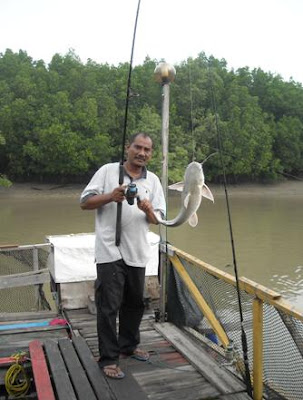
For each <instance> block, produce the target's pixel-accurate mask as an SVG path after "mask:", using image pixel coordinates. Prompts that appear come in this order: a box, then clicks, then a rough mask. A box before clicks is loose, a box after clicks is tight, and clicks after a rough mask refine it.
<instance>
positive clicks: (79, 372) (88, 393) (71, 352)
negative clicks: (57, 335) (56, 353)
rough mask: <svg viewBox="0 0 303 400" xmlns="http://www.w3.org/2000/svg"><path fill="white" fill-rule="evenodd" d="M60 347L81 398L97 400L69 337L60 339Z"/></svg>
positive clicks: (83, 399)
mask: <svg viewBox="0 0 303 400" xmlns="http://www.w3.org/2000/svg"><path fill="white" fill-rule="evenodd" d="M58 343H59V348H60V351H61V354H62V356H63V359H64V362H65V364H66V366H67V369H68V372H69V375H70V378H71V381H72V384H73V386H74V388H75V391H76V394H77V397H78V399H79V400H96V396H95V394H94V392H93V389H92V387H91V385H90V383H89V381H88V378H87V376H86V373H85V371H84V370H83V368H82V365H81V363H80V360H79V358H78V356H77V353H76V351H75V349H74V347H73V345H72V342H71V341H70V340H69V339H60V340H59V342H58Z"/></svg>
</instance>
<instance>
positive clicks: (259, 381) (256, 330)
mask: <svg viewBox="0 0 303 400" xmlns="http://www.w3.org/2000/svg"><path fill="white" fill-rule="evenodd" d="M253 349H254V362H253V378H254V379H253V393H254V400H262V398H263V301H262V300H260V299H258V298H255V299H254V300H253Z"/></svg>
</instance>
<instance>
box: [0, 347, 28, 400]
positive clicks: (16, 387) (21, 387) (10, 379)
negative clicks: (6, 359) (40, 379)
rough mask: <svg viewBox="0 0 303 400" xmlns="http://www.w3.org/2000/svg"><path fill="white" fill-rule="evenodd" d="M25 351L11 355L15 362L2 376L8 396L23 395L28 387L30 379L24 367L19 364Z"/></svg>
mask: <svg viewBox="0 0 303 400" xmlns="http://www.w3.org/2000/svg"><path fill="white" fill-rule="evenodd" d="M25 354H26V353H17V354H14V355H12V357H14V358H15V360H16V362H15V364H13V365H11V366H10V367H9V369H8V370H7V372H6V374H5V378H4V383H5V389H6V391H7V393H8V394H9V395H10V396H13V397H21V396H24V395H25V394H26V393H27V392H28V390H29V388H30V379H29V377H28V376H27V374H26V372H25V369H24V367H23V366H22V365H21V364H20V363H21V361H22V360H24V356H25Z"/></svg>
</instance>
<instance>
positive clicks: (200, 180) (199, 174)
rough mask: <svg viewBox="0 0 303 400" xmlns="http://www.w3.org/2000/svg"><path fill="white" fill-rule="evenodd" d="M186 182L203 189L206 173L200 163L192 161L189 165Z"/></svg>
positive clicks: (185, 176) (186, 171)
mask: <svg viewBox="0 0 303 400" xmlns="http://www.w3.org/2000/svg"><path fill="white" fill-rule="evenodd" d="M184 181H185V182H190V183H193V184H194V185H198V186H201V187H202V186H203V185H204V172H203V168H202V164H201V163H198V162H197V161H192V162H191V163H190V164H188V166H187V168H186V170H185V175H184Z"/></svg>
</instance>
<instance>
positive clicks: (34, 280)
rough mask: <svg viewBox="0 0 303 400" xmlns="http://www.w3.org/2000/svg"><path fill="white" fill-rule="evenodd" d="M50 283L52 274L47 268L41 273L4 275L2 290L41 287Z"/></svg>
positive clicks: (1, 282)
mask: <svg viewBox="0 0 303 400" xmlns="http://www.w3.org/2000/svg"><path fill="white" fill-rule="evenodd" d="M46 282H50V274H49V270H48V269H47V268H44V269H40V270H39V271H30V272H23V273H20V274H14V275H3V276H1V280H0V289H8V288H15V287H22V286H29V285H40V284H43V283H46Z"/></svg>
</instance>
